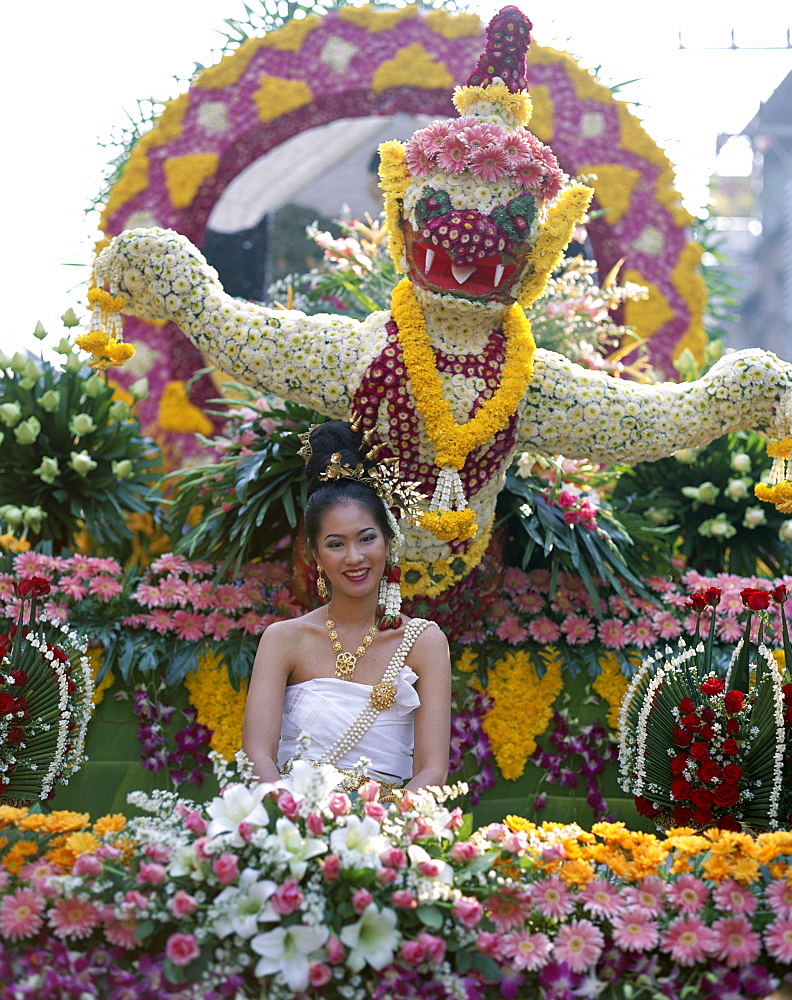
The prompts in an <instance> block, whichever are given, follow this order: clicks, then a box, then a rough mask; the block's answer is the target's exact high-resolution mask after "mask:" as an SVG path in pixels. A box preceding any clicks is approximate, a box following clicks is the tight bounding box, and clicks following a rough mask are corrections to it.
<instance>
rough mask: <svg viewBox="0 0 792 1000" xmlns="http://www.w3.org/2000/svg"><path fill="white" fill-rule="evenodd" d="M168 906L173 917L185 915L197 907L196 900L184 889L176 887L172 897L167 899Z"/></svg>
mask: <svg viewBox="0 0 792 1000" xmlns="http://www.w3.org/2000/svg"><path fill="white" fill-rule="evenodd" d="M168 908H169V909H170V911H171V913H172V914H173V915H174V917H187V916H189V915H190V914H191V913H194V912H195V911H196V910H197V909H198V900H197V899H196V898H195V896H191V895H190V894H189V892H185V891H184V889H177V891H176V893H175V895H174V896H173V898H172V899H170V900H168Z"/></svg>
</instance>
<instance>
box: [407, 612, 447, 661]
mask: <svg viewBox="0 0 792 1000" xmlns="http://www.w3.org/2000/svg"><path fill="white" fill-rule="evenodd" d="M402 619H403V621H404V627H405V629H406V627H407V625H409V624H410V622H411V621H415V620H416V619H415V618H407V617H406V616H404V615H403V616H402ZM413 649H414V650H415V651H416V652H417V653H418V654H419V655H421V656H423V655H424V654H426V655H427V656H438V655H441V656H445V657H447V656H448V639H447V638H446V635H445V632H443V630H442V629H441V628H440V626H439V625H438V624H437V622H430V623H429V625H427V626H426V628H424V630H423V631H422V632H421V633H420V635H418V636H417V638H416V640H415V642H414V643H413Z"/></svg>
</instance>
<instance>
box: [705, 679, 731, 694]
mask: <svg viewBox="0 0 792 1000" xmlns="http://www.w3.org/2000/svg"><path fill="white" fill-rule="evenodd" d="M725 687H726V681H725V680H723V678H722V677H707V678H706V679H705V680H703V681H702V682H701V684H699V691H701V693H702V694H706V695H709V696H710V697H711V696H712V695H714V694H720V693H721V691H723V689H724V688H725Z"/></svg>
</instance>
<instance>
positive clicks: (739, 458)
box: [730, 451, 751, 472]
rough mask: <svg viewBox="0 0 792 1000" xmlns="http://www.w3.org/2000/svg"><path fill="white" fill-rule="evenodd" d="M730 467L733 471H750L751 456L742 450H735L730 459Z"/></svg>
mask: <svg viewBox="0 0 792 1000" xmlns="http://www.w3.org/2000/svg"><path fill="white" fill-rule="evenodd" d="M730 462H731V467H732V468H733V469H734V471H735V472H750V471H751V456H750V455H748V454H746V453H745V452H744V451H737V452H735V453H734V454H733V455H732V457H731V459H730Z"/></svg>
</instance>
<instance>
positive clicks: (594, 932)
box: [553, 920, 605, 972]
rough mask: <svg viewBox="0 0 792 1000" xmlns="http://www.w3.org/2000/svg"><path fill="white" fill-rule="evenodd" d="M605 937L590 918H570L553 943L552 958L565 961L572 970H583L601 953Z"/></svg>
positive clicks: (592, 963) (589, 966)
mask: <svg viewBox="0 0 792 1000" xmlns="http://www.w3.org/2000/svg"><path fill="white" fill-rule="evenodd" d="M604 945H605V938H604V937H603V936H602V931H600V929H599V928H598V927H595V925H594V924H592V923H591V921H590V920H570V922H569V923H568V924H564V925H563V926H562V927H561V929H560V930H559V932H558V934H557V935H556V939H555V942H554V943H553V958H555V959H556V961H558V962H566V964H567V965H568V966H569V968H570V969H571V970H572V971H573V972H585V971H586V969H589V968H591V966H592V965H594V963H595V962H596V961H597V959H598V958H599V957H600V955H601V954H602V949H603V947H604Z"/></svg>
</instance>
